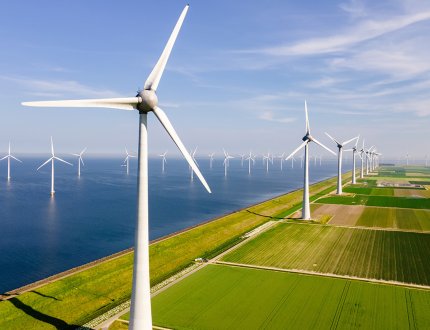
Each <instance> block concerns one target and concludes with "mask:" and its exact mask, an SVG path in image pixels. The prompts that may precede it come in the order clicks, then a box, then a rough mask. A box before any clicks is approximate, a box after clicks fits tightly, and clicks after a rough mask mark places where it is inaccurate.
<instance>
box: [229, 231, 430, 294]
mask: <svg viewBox="0 0 430 330" xmlns="http://www.w3.org/2000/svg"><path fill="white" fill-rule="evenodd" d="M429 251H430V234H424V233H420V234H418V233H412V232H400V231H385V230H371V229H364V228H349V227H335V226H327V225H317V224H295V223H279V224H278V225H277V226H275V227H273V228H271V229H270V230H268V231H266V232H264V233H262V234H260V235H259V236H258V237H256V238H254V239H253V240H250V241H249V242H247V243H246V244H244V245H242V246H241V247H239V248H238V249H236V250H234V251H232V252H231V253H229V254H227V255H226V256H224V257H223V258H222V261H226V262H232V263H238V264H247V265H258V266H265V267H274V268H282V269H291V270H304V271H311V272H318V273H325V274H336V275H346V276H352V277H359V278H366V279H377V280H385V281H397V282H404V283H413V284H418V285H425V286H430V263H429V262H428V257H429Z"/></svg>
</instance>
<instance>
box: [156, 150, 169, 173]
mask: <svg viewBox="0 0 430 330" xmlns="http://www.w3.org/2000/svg"><path fill="white" fill-rule="evenodd" d="M166 155H167V151H165V152H164V154H161V155H158V156H160V157H161V172H162V173H164V165H165V164H166V163H167V160H166Z"/></svg>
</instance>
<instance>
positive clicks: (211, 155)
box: [209, 152, 215, 168]
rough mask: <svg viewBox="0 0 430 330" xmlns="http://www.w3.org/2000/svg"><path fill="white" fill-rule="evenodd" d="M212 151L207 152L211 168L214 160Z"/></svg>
mask: <svg viewBox="0 0 430 330" xmlns="http://www.w3.org/2000/svg"><path fill="white" fill-rule="evenodd" d="M214 154H215V153H214V152H213V153H211V154H209V167H210V168H212V162H213V160H214Z"/></svg>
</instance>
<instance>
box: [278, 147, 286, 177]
mask: <svg viewBox="0 0 430 330" xmlns="http://www.w3.org/2000/svg"><path fill="white" fill-rule="evenodd" d="M278 158H279V159H280V160H281V172H282V163H283V162H284V158H285V152H283V153H282V155H279V156H278Z"/></svg>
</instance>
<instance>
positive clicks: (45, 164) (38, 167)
mask: <svg viewBox="0 0 430 330" xmlns="http://www.w3.org/2000/svg"><path fill="white" fill-rule="evenodd" d="M52 158H54V157H51V158H49V159H48V160H47V161H46V162H44V163H43V164H42V165H40V166H39V167H38V168H37V170H36V171H38V170H40V169H41V168H42V167H43V166H45V165H46V164H48V163H49V162H50V161H51V160H52Z"/></svg>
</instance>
